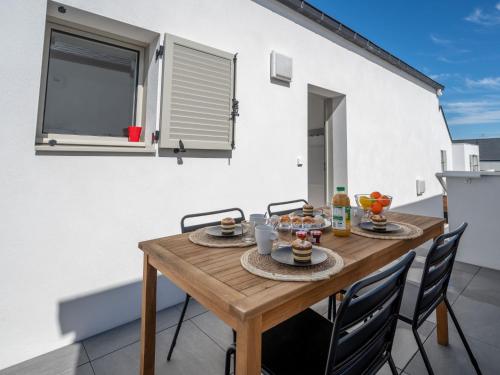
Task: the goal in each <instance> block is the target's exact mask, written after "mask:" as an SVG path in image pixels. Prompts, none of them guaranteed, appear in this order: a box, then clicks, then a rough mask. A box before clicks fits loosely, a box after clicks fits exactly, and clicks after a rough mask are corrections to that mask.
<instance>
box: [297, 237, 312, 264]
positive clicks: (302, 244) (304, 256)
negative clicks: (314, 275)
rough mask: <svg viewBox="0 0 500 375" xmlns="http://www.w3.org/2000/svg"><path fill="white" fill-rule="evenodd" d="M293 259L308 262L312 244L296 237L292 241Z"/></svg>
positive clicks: (298, 261)
mask: <svg viewBox="0 0 500 375" xmlns="http://www.w3.org/2000/svg"><path fill="white" fill-rule="evenodd" d="M292 252H293V260H294V261H295V262H297V263H310V262H311V254H312V244H311V243H310V242H309V241H304V240H300V239H297V240H295V241H293V242H292Z"/></svg>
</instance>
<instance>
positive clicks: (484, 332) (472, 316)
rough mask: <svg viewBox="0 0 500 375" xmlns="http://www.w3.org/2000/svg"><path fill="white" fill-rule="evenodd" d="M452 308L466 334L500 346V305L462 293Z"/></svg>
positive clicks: (450, 321) (451, 322)
mask: <svg viewBox="0 0 500 375" xmlns="http://www.w3.org/2000/svg"><path fill="white" fill-rule="evenodd" d="M452 308H453V311H454V312H455V315H456V317H457V319H458V322H459V324H460V326H461V327H462V330H463V331H464V333H465V334H466V335H469V336H471V337H474V338H475V339H477V340H479V341H482V342H485V343H487V344H490V345H494V346H496V347H497V348H500V307H498V306H496V305H491V304H489V303H484V302H482V301H478V300H476V299H474V298H469V297H466V296H464V295H462V296H460V297H459V298H458V300H457V301H456V302H455V303H454V304H453V306H452ZM449 324H450V325H451V324H453V321H452V320H451V318H450V319H449Z"/></svg>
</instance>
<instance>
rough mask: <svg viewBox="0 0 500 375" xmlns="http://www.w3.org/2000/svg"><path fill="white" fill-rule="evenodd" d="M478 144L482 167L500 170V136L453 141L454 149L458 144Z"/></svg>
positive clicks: (489, 169)
mask: <svg viewBox="0 0 500 375" xmlns="http://www.w3.org/2000/svg"><path fill="white" fill-rule="evenodd" d="M465 143H467V144H470V145H476V147H478V148H479V161H480V169H481V170H482V171H500V138H478V139H460V140H454V141H453V149H455V146H456V145H458V144H465Z"/></svg>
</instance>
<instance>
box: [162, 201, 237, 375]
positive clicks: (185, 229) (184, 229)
mask: <svg viewBox="0 0 500 375" xmlns="http://www.w3.org/2000/svg"><path fill="white" fill-rule="evenodd" d="M229 212H235V213H236V212H238V215H239V216H237V217H234V220H235V221H236V223H241V222H242V221H243V220H245V214H244V213H243V210H242V209H241V208H237V207H235V208H227V209H224V210H217V211H209V212H201V213H196V214H189V215H186V216H184V217H183V218H182V219H181V232H182V233H189V232H193V231H195V230H197V229H200V228H204V227H209V226H213V225H218V224H219V223H220V221H212V222H209V223H202V224H200V223H198V224H192V225H186V220H188V219H194V218H199V217H203V216H212V215H219V214H225V213H229ZM190 300H191V296H190V295H189V294H186V299H185V300H184V305H183V306H182V311H181V316H180V317H179V323H177V328H176V329H175V333H174V337H173V339H172V343H171V344H170V349H169V350H168V355H167V361H170V359H171V358H172V353H173V351H174V348H175V344H176V343H177V337H178V336H179V332H180V330H181V326H182V322H183V321H184V316H185V315H186V310H187V307H188V305H189V301H190ZM233 338H234V341H236V334H235V332H234V331H233ZM233 353H234V346H232V347H230V348H229V349H228V350H227V352H226V374H229V360H228V358H230V357H231V355H232V354H233Z"/></svg>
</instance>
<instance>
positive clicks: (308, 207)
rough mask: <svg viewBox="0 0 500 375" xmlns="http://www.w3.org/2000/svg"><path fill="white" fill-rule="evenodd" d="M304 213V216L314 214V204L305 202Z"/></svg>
mask: <svg viewBox="0 0 500 375" xmlns="http://www.w3.org/2000/svg"><path fill="white" fill-rule="evenodd" d="M302 213H303V214H304V216H313V214H314V206H313V205H312V204H305V205H303V206H302Z"/></svg>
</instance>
